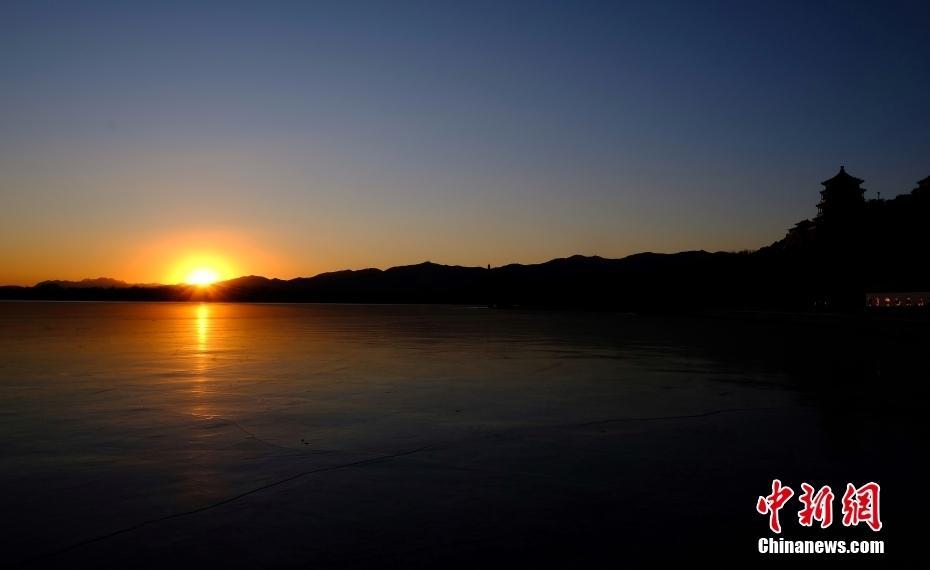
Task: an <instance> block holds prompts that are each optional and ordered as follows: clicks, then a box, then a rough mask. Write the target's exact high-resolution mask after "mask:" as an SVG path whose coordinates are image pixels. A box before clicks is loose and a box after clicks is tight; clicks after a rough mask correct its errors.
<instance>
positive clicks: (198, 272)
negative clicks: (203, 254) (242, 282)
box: [186, 268, 220, 287]
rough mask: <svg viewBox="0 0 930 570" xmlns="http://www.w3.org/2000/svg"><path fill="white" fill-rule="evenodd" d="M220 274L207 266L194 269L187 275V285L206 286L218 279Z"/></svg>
mask: <svg viewBox="0 0 930 570" xmlns="http://www.w3.org/2000/svg"><path fill="white" fill-rule="evenodd" d="M219 278H220V276H219V274H217V272H216V271H214V270H212V269H207V268H200V269H195V270H194V271H192V272H191V273H190V275H188V276H187V280H186V281H187V284H188V285H196V286H198V287H206V286H207V285H211V284H213V283H216V282H217V281H218V280H219Z"/></svg>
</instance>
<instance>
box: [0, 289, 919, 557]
mask: <svg viewBox="0 0 930 570" xmlns="http://www.w3.org/2000/svg"><path fill="white" fill-rule="evenodd" d="M857 326H858V325H857ZM894 334H896V335H898V336H892V335H891V334H890V333H888V334H886V333H884V332H882V331H879V332H877V333H876V332H875V331H874V330H873V328H866V329H861V330H860V329H858V328H855V326H853V327H851V326H850V325H849V324H848V323H842V322H840V323H832V322H831V323H827V324H824V323H823V322H819V321H814V322H811V323H808V322H799V321H798V320H797V319H792V318H787V317H786V318H784V319H778V318H775V317H765V318H762V317H745V318H734V317H731V318H716V319H708V318H704V319H699V318H671V317H638V316H632V315H622V314H584V313H569V312H564V313H560V312H551V313H544V312H529V311H490V310H487V309H483V308H468V307H436V306H349V305H251V304H240V305H234V304H195V303H187V304H185V303H180V304H175V303H165V304H157V303H152V304H143V303H140V304H119V303H0V467H2V471H0V480H2V489H3V494H2V497H0V509H2V512H3V513H4V517H3V523H2V525H3V532H2V539H0V540H2V541H3V543H4V544H3V550H2V553H3V554H2V556H3V558H4V559H5V561H6V562H7V563H11V564H14V565H15V564H29V565H38V566H56V567H57V566H60V567H68V568H74V567H91V566H92V567H171V566H174V567H187V566H191V567H193V566H198V567H208V566H222V567H226V568H248V567H256V566H271V565H279V566H295V567H322V568H326V567H402V568H407V567H427V566H428V567H439V568H444V567H450V566H462V567H474V566H477V565H487V564H489V563H498V564H499V563H501V562H511V563H513V564H530V563H532V564H536V565H540V564H541V563H542V564H545V563H552V564H558V565H564V564H568V563H579V562H587V563H591V564H594V563H596V565H598V566H601V565H604V566H611V567H619V565H621V564H622V563H623V561H624V559H625V558H627V557H631V556H632V557H648V558H659V559H661V558H688V557H691V556H694V557H711V558H713V559H718V560H719V559H725V558H732V557H737V558H749V559H752V558H753V556H755V547H756V542H755V541H756V539H757V538H758V537H761V536H766V535H767V532H766V530H767V527H766V520H765V518H764V517H762V516H760V515H758V514H756V513H755V511H754V505H755V500H756V497H757V496H758V495H760V494H767V493H768V492H769V491H770V488H769V486H770V483H771V480H772V478H774V477H780V478H781V479H782V480H784V481H785V482H786V483H787V482H789V481H790V482H792V483H794V486H795V487H797V485H799V484H800V482H801V481H810V482H812V483H815V482H817V483H819V484H824V483H830V484H833V485H834V488H838V487H840V486H841V485H843V484H845V482H846V481H853V482H856V481H860V482H862V483H864V482H865V481H866V480H879V481H880V482H881V483H882V487H883V491H884V495H883V498H884V499H885V503H883V505H882V507H883V517H884V518H885V519H886V520H887V521H888V522H887V523H886V526H887V528H886V530H884V531H882V533H880V534H881V535H882V536H880V537H878V538H884V539H885V540H886V541H887V542H888V544H889V546H888V549H889V550H892V547H894V548H897V549H898V551H899V552H900V551H901V550H902V549H904V548H905V547H906V543H907V542H908V541H909V540H910V537H911V536H916V535H917V534H918V532H919V531H920V530H921V529H919V528H916V526H914V525H911V524H910V521H912V520H914V519H913V518H911V517H916V514H915V513H914V512H913V511H914V510H916V507H915V506H913V505H911V506H909V505H907V504H905V503H904V501H903V500H902V495H904V494H906V493H914V494H916V493H917V491H918V487H917V485H918V483H919V482H920V479H919V473H917V472H916V469H915V466H916V465H918V464H919V463H920V456H922V455H923V451H922V450H923V448H924V447H923V440H922V438H918V436H917V435H915V434H916V430H917V429H918V424H919V422H918V418H919V417H920V416H918V415H917V414H918V413H919V412H918V411H917V410H919V409H923V406H924V405H925V404H924V403H925V396H926V388H925V387H924V386H923V384H922V382H923V381H925V379H926V376H923V377H922V376H920V375H921V374H923V373H924V372H925V371H926V369H925V368H915V367H918V366H921V365H920V364H919V362H923V365H922V366H924V367H925V366H926V362H925V361H921V360H919V359H915V360H914V361H911V360H907V358H906V357H903V356H901V354H911V352H905V351H912V352H913V350H919V347H921V346H922V347H925V346H926V345H925V344H921V343H922V342H923V341H924V340H925V332H923V331H922V329H919V328H918V330H917V332H914V331H913V330H911V329H908V328H905V330H904V331H903V332H901V331H898V330H897V329H896V332H895V333H894ZM831 335H832V336H831ZM875 335H878V336H877V337H876V336H875ZM876 338H877V339H878V340H876ZM889 339H893V342H892V341H891V340H889ZM902 339H903V340H902ZM876 343H877V344H876ZM908 343H914V346H915V347H918V348H914V349H913V350H912V347H911V346H910V345H909V344H908ZM886 344H887V345H888V346H885V345H886ZM896 351H901V354H899V353H898V352H896ZM902 358H905V360H904V361H903V364H902V360H901V359H902ZM924 360H925V359H924ZM920 378H923V380H920ZM902 386H906V388H902ZM919 450H920V451H919ZM896 497H897V499H896ZM796 510H797V509H796V508H793V507H792V508H791V509H786V510H785V511H783V515H782V517H783V521H788V522H789V523H791V524H790V525H789V524H786V526H787V527H789V529H788V531H786V536H815V537H816V538H836V537H838V536H842V535H843V531H842V530H837V529H835V528H832V529H826V530H821V531H819V533H817V532H813V531H809V530H808V529H801V528H800V527H798V525H797V521H796V518H797V515H796ZM791 519H794V520H793V521H792V520H791ZM895 521H897V523H895ZM905 522H906V523H908V524H902V523H905ZM815 530H816V529H815ZM803 531H807V532H803ZM911 533H913V534H911ZM854 535H855V536H863V537H865V538H876V536H870V535H874V533H871V531H867V530H866V529H855V533H854ZM896 539H897V542H895V540H896ZM314 565H315V566H314ZM563 567H564V566H563Z"/></svg>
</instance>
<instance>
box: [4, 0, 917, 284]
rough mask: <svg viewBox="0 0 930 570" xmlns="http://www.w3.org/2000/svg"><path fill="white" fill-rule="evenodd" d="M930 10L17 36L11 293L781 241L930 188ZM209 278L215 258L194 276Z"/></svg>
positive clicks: (887, 7) (182, 17) (85, 14)
mask: <svg viewBox="0 0 930 570" xmlns="http://www.w3.org/2000/svg"><path fill="white" fill-rule="evenodd" d="M928 21H930V3H927V2H887V1H885V2H877V1H876V2H870V3H857V2H847V1H841V2H785V1H779V2H749V1H737V2H680V3H679V2H641V3H621V2H611V3H587V2H579V1H574V2H526V3H510V2H503V1H499V0H498V1H494V2H487V3H484V2H476V1H468V2H457V3H443V2H436V1H430V2H416V3H407V2H373V3H360V2H345V1H343V2H272V1H263V2H257V1H256V2H243V3H237V2H232V1H224V2H217V3H205V2H177V3H173V2H145V3H134V2H126V1H121V2H107V3H104V2H99V3H96V2H56V3H47V2H41V1H29V2H9V1H6V2H4V3H3V8H2V17H0V82H2V83H0V283H21V284H26V283H34V282H36V281H38V280H42V279H50V278H65V279H78V278H83V277H97V276H101V275H105V276H112V277H117V278H121V279H126V280H129V281H137V282H151V281H162V282H164V281H176V280H180V279H181V278H183V275H182V274H183V272H184V271H186V266H187V265H192V264H193V265H196V264H200V263H206V264H209V265H215V266H218V267H219V268H220V270H221V272H222V273H224V274H225V275H224V276H226V277H231V276H234V275H237V274H249V273H256V274H264V275H269V276H277V277H285V278H286V277H295V276H298V275H313V274H316V273H318V272H321V271H328V270H334V269H342V268H361V267H370V266H374V267H388V266H391V265H397V264H408V263H417V262H421V261H424V260H432V261H436V262H442V263H452V264H466V265H484V264H488V263H490V264H493V265H499V264H504V263H508V262H524V263H529V262H539V261H544V260H546V259H550V258H553V257H561V256H565V255H571V254H575V253H582V254H599V255H603V256H609V257H619V256H623V255H626V254H629V253H634V252H637V251H645V250H650V251H664V252H671V251H678V250H685V249H707V250H721V249H722V250H735V249H744V248H755V247H759V246H761V245H765V244H768V243H771V242H772V241H774V240H776V239H778V238H780V237H781V236H782V235H783V234H784V232H785V230H786V229H787V228H788V227H789V226H791V225H792V224H793V223H794V222H796V221H797V220H799V219H802V218H805V217H809V216H812V215H813V214H814V213H815V207H814V204H815V203H816V201H817V199H818V194H817V192H818V191H819V189H820V186H819V182H820V181H821V180H823V179H825V178H828V177H829V176H832V175H833V174H834V172H835V171H836V170H837V169H838V167H839V165H840V164H845V165H846V167H847V169H848V170H849V171H850V172H851V173H852V174H854V175H856V176H858V177H860V178H865V179H866V184H865V187H866V188H867V189H868V190H869V192H868V193H867V196H868V197H873V196H874V195H875V193H876V192H881V193H882V195H883V196H892V195H895V194H898V193H902V192H907V191H910V190H911V189H912V188H913V187H914V186H915V184H914V182H915V181H916V180H918V179H920V178H923V177H925V176H927V175H928V174H930V128H928V127H930V39H928V37H927V34H926V29H927V23H928ZM185 264H186V265H185Z"/></svg>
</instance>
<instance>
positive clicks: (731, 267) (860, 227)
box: [0, 168, 930, 311]
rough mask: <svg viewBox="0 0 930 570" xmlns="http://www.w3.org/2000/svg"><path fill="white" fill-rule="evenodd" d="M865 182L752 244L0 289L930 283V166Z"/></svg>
mask: <svg viewBox="0 0 930 570" xmlns="http://www.w3.org/2000/svg"><path fill="white" fill-rule="evenodd" d="M863 182H864V181H863V180H862V179H859V178H856V177H854V176H852V175H850V174H848V173H847V172H846V170H845V168H841V169H840V171H839V173H838V174H837V175H836V176H834V177H832V178H830V179H828V180H826V181H824V182H823V183H822V185H823V186H824V189H823V190H822V191H821V192H820V194H821V200H820V202H819V203H818V204H817V209H818V214H817V216H815V217H814V218H812V219H808V220H802V221H801V222H798V223H797V224H795V226H794V227H792V228H791V229H790V230H789V231H788V233H787V235H786V236H785V237H784V238H783V239H780V240H778V241H776V242H774V243H773V244H771V245H769V246H766V247H763V248H761V249H759V250H756V251H745V252H738V253H734V252H715V253H711V252H706V251H685V252H680V253H673V254H663V253H651V252H645V253H638V254H635V255H630V256H628V257H624V258H622V259H607V258H603V257H598V256H590V257H586V256H582V255H574V256H571V257H566V258H558V259H553V260H550V261H547V262H545V263H539V264H529V265H524V264H510V265H504V266H501V267H496V268H490V267H488V268H484V267H462V266H454V265H441V264H437V263H432V262H429V261H427V262H424V263H420V264H416V265H405V266H399V267H392V268H390V269H386V270H381V269H374V268H369V269H360V270H344V271H334V272H329V273H321V274H319V275H316V276H314V277H298V278H295V279H290V280H282V279H270V278H267V277H262V276H257V275H249V276H244V277H238V278H236V279H230V280H228V281H223V282H219V283H215V284H213V285H211V286H209V287H203V288H201V287H196V286H193V285H129V284H127V283H125V282H123V281H119V280H115V279H109V278H98V279H85V280H83V281H78V282H74V281H44V282H42V283H39V284H38V285H36V286H35V287H15V286H7V287H0V298H3V299H36V300H38V299H58V300H126V301H131V300H136V301H187V300H217V301H251V302H320V303H329V302H340V303H467V304H481V305H488V306H494V307H518V306H524V307H576V308H595V309H596V308H609V309H620V310H634V311H685V310H695V309H716V308H722V309H733V308H765V309H779V310H781V309H787V310H811V309H816V310H857V309H861V308H862V307H863V305H864V299H865V295H866V293H867V292H870V291H930V266H928V265H927V264H926V263H923V259H924V256H925V252H926V251H927V250H928V246H930V224H928V223H927V221H928V220H930V177H927V178H925V179H923V180H921V181H920V182H918V183H917V187H916V188H915V189H914V190H912V191H911V192H910V193H908V194H902V195H899V196H897V197H895V198H894V199H892V200H878V199H876V200H866V199H865V198H864V193H865V190H864V189H863V188H862V187H861V184H863ZM921 298H923V297H921Z"/></svg>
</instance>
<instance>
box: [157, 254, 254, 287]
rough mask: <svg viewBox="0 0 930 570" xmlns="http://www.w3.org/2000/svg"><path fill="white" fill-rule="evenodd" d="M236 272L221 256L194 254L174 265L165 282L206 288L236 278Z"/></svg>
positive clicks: (235, 268)
mask: <svg viewBox="0 0 930 570" xmlns="http://www.w3.org/2000/svg"><path fill="white" fill-rule="evenodd" d="M237 271H238V269H237V267H236V266H235V265H234V264H233V263H232V262H230V261H229V260H228V259H226V258H225V257H223V256H221V255H218V254H215V253H194V254H189V255H188V256H186V257H183V258H182V259H181V260H180V261H177V262H175V263H174V265H173V267H172V268H171V269H170V271H169V272H168V278H167V282H168V283H171V284H174V283H186V284H188V285H196V286H199V287H206V286H208V285H212V284H213V283H216V282H217V281H223V280H226V279H232V278H233V277H237V276H238V272H237Z"/></svg>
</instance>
